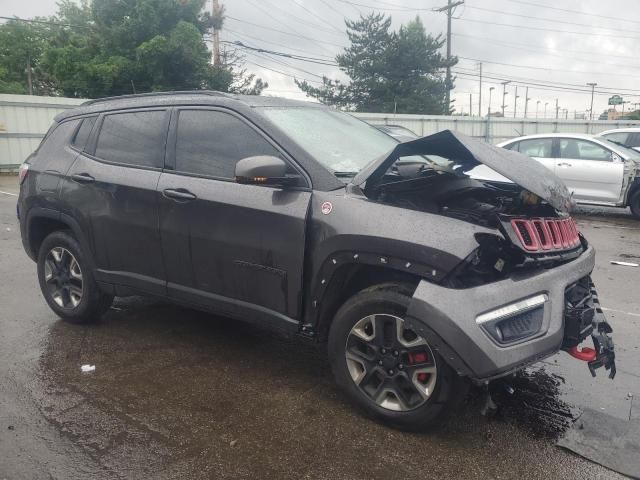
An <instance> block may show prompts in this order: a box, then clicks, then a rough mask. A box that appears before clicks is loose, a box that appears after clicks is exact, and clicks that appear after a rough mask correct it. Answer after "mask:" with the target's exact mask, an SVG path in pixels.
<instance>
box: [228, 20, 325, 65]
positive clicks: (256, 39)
mask: <svg viewBox="0 0 640 480" xmlns="http://www.w3.org/2000/svg"><path fill="white" fill-rule="evenodd" d="M223 32H230V33H233V34H234V35H239V36H241V37H246V38H248V39H251V40H255V41H258V42H264V43H269V44H271V45H275V46H277V47H283V48H288V49H289V50H293V51H296V52H304V53H306V52H308V50H306V49H301V48H294V47H291V46H289V45H283V44H281V43H276V42H272V41H271V40H265V39H263V38H259V37H254V36H252V35H249V34H247V33H244V32H238V31H237V30H232V29H230V28H227V27H225V28H224V30H223ZM317 58H324V59H326V60H333V57H328V56H324V55H318V57H317Z"/></svg>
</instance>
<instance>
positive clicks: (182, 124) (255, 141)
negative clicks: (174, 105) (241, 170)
mask: <svg viewBox="0 0 640 480" xmlns="http://www.w3.org/2000/svg"><path fill="white" fill-rule="evenodd" d="M255 155H273V156H277V157H280V158H282V157H281V155H280V154H279V153H278V151H277V150H276V149H275V147H273V145H271V144H270V143H269V142H268V141H267V140H266V139H265V138H264V137H262V136H261V135H260V134H259V133H258V132H256V131H255V130H254V129H253V128H251V127H250V126H249V125H247V124H246V123H244V122H243V121H242V120H240V119H238V118H237V117H235V116H233V115H230V114H228V113H224V112H220V111H212V110H182V111H181V112H180V116H179V118H178V132H177V138H176V170H177V171H179V172H185V173H193V174H196V175H207V176H212V177H220V178H234V177H235V167H236V163H237V162H238V160H242V159H243V158H246V157H252V156H255Z"/></svg>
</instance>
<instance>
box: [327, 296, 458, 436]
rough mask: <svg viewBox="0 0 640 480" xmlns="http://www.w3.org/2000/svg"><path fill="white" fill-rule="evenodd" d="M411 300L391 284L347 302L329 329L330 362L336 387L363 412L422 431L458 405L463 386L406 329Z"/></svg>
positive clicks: (417, 337)
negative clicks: (405, 319) (405, 316)
mask: <svg viewBox="0 0 640 480" xmlns="http://www.w3.org/2000/svg"><path fill="white" fill-rule="evenodd" d="M410 299H411V297H410V292H408V291H406V289H403V288H402V286H400V285H394V284H385V285H378V286H374V287H370V288H367V289H365V290H363V291H361V292H359V293H357V294H356V295H354V296H353V297H351V298H350V299H349V300H348V301H347V302H346V303H345V304H344V305H343V306H342V307H341V308H340V309H339V310H338V312H337V314H336V316H335V318H334V321H333V323H332V325H331V330H330V332H329V345H328V347H329V359H330V361H331V366H332V369H333V373H334V375H335V377H336V381H337V383H338V385H339V386H340V387H341V388H342V389H343V390H344V391H345V392H346V394H347V395H348V396H349V397H350V399H351V400H352V401H353V402H354V403H356V404H357V405H358V406H359V407H360V408H362V409H363V410H364V411H365V413H367V414H368V415H369V416H371V417H373V418H375V419H378V420H381V421H383V422H384V423H387V424H389V425H391V426H393V427H396V428H400V429H402V430H411V431H423V430H426V429H428V428H430V427H432V426H434V425H436V424H438V423H439V422H441V421H442V420H444V419H445V418H446V417H447V416H448V414H449V413H451V411H452V410H454V409H455V407H457V406H458V405H459V404H460V400H462V399H463V397H464V395H465V392H466V387H467V382H465V380H464V379H462V378H461V377H459V376H458V375H457V374H456V373H455V371H454V370H453V369H452V368H451V367H450V366H449V365H447V363H446V362H445V361H444V360H443V359H442V357H440V355H438V353H437V352H435V351H433V350H432V349H431V348H430V346H429V345H428V343H427V342H426V341H425V340H424V339H422V338H421V337H419V336H418V335H416V334H415V333H414V332H412V331H411V330H410V329H407V328H406V327H405V326H404V320H403V318H404V315H405V314H406V311H407V308H408V306H409V302H410ZM394 339H395V340H394Z"/></svg>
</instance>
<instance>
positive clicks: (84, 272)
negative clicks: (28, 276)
mask: <svg viewBox="0 0 640 480" xmlns="http://www.w3.org/2000/svg"><path fill="white" fill-rule="evenodd" d="M38 281H39V283H40V290H41V291H42V295H43V296H44V298H45V300H46V301H47V303H48V304H49V307H50V308H51V309H52V310H53V311H54V312H55V313H56V314H57V315H58V316H60V317H61V318H62V319H64V320H66V321H68V322H71V323H88V322H92V321H96V320H98V319H99V318H100V316H101V315H102V314H103V313H104V312H106V311H107V310H108V309H109V307H110V306H111V303H112V302H113V297H112V296H110V295H106V294H104V293H103V292H102V291H100V289H99V287H98V285H97V283H96V281H95V279H94V278H93V272H92V270H91V268H90V265H89V263H88V262H87V260H86V257H85V255H84V252H83V251H82V249H81V247H80V245H79V244H78V242H77V241H76V239H75V238H73V236H72V235H70V234H69V233H68V232H65V231H59V232H53V233H51V234H50V235H48V236H47V237H46V238H45V239H44V241H43V242H42V245H41V246H40V250H39V251H38Z"/></svg>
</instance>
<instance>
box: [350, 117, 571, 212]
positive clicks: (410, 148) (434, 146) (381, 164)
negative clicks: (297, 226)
mask: <svg viewBox="0 0 640 480" xmlns="http://www.w3.org/2000/svg"><path fill="white" fill-rule="evenodd" d="M410 155H438V156H440V157H444V158H447V159H449V160H451V161H452V162H453V164H454V165H453V167H454V168H455V169H456V170H459V171H463V172H468V171H469V170H471V169H473V168H474V167H477V166H478V165H481V164H484V165H486V166H487V167H489V168H491V169H492V170H495V171H496V172H498V173H500V174H501V175H503V176H504V177H506V178H508V179H509V180H511V181H512V182H514V183H516V184H517V185H520V186H521V187H522V188H524V189H526V190H529V191H530V192H532V193H535V194H536V195H538V196H539V197H540V198H542V199H544V200H546V201H547V202H548V203H549V204H550V205H551V206H553V207H554V208H555V209H557V210H560V211H562V212H567V211H569V210H570V209H571V206H572V202H571V195H570V194H569V190H568V189H567V187H566V186H565V184H564V183H563V182H562V180H560V179H559V178H558V177H557V176H556V175H555V174H554V173H553V172H551V171H550V170H548V169H547V168H546V167H544V166H543V165H541V164H540V163H538V162H536V161H535V160H533V159H531V158H529V157H527V156H525V155H523V154H521V153H518V152H513V151H511V150H506V149H504V148H499V147H495V146H493V145H489V144H488V143H485V142H481V141H479V140H474V139H473V138H471V137H468V136H466V135H464V134H462V133H459V132H453V131H451V130H443V131H442V132H438V133H435V134H433V135H429V136H427V137H422V138H418V139H416V140H411V141H409V142H403V143H399V144H398V145H397V146H396V147H395V148H394V149H393V150H392V151H391V152H389V153H388V154H387V155H385V156H383V157H381V158H379V159H377V160H374V161H373V162H371V163H369V164H368V165H366V166H365V167H364V168H363V169H362V170H360V172H359V173H358V174H357V175H356V176H355V177H354V178H353V180H352V182H351V183H353V184H354V185H362V184H363V183H365V182H367V185H366V186H365V193H366V190H367V189H368V188H369V186H370V185H374V186H375V185H376V184H377V183H378V181H379V180H380V178H382V176H383V175H384V174H385V172H386V171H387V170H388V169H389V167H391V165H393V163H394V162H395V161H396V160H398V158H400V157H406V156H410Z"/></svg>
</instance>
